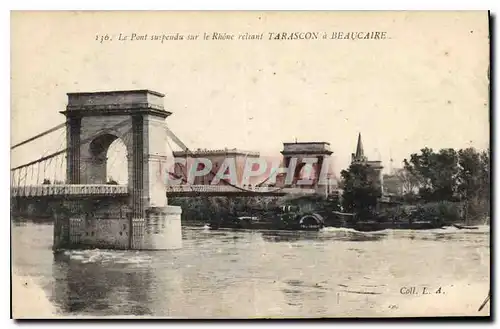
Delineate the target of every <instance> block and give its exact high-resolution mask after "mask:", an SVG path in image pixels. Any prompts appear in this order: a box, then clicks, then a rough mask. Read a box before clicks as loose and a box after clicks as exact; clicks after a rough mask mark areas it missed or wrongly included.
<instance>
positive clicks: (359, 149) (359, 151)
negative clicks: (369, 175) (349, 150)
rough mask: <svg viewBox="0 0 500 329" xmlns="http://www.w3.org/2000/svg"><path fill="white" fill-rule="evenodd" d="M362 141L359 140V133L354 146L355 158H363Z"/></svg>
mask: <svg viewBox="0 0 500 329" xmlns="http://www.w3.org/2000/svg"><path fill="white" fill-rule="evenodd" d="M364 156H365V155H364V151H363V142H361V133H359V135H358V145H357V146H356V159H362V158H364Z"/></svg>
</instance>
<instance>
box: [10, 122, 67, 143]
mask: <svg viewBox="0 0 500 329" xmlns="http://www.w3.org/2000/svg"><path fill="white" fill-rule="evenodd" d="M65 125H66V123H65V122H64V123H61V124H58V125H57V126H55V127H52V128H50V129H48V130H46V131H44V132H42V133H40V134H38V135H35V136H33V137H31V138H28V139H26V140H24V141H22V142H20V143H17V144H16V145H14V146H11V147H10V149H11V150H13V149H15V148H17V147H19V146H21V145H24V144H27V143H29V142H32V141H34V140H36V139H38V138H40V137H43V136H45V135H48V134H50V133H51V132H54V131H56V130H59V129H61V128H62V127H64V126H65Z"/></svg>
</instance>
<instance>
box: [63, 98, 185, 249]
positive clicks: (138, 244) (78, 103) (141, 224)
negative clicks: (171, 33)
mask: <svg viewBox="0 0 500 329" xmlns="http://www.w3.org/2000/svg"><path fill="white" fill-rule="evenodd" d="M163 97H164V95H163V94H160V93H157V92H154V91H150V90H131V91H112V92H92V93H69V94H68V104H67V107H66V111H63V112H61V113H62V114H64V115H65V116H66V134H67V135H66V138H67V145H68V154H67V168H66V176H67V184H105V183H106V178H107V173H106V162H107V158H106V156H107V151H108V148H109V147H110V145H111V143H112V142H113V141H115V140H116V139H121V141H122V142H123V144H124V145H125V147H126V150H127V167H128V186H127V191H128V193H127V195H126V196H125V197H123V196H120V197H116V198H112V197H108V198H103V199H102V200H92V201H90V200H87V199H86V198H85V197H82V199H80V200H73V201H72V202H71V208H72V209H71V211H70V213H71V215H70V216H68V217H69V218H65V217H60V218H57V219H56V222H55V225H54V248H55V249H57V248H63V247H70V248H72V247H90V248H113V249H140V250H161V249H178V248H181V247H182V236H181V211H182V210H181V208H180V207H176V206H169V205H168V202H167V197H166V184H165V183H166V176H165V175H166V174H167V169H168V168H167V159H168V158H169V157H173V155H172V154H171V150H169V149H168V148H167V145H168V143H167V138H168V135H167V130H166V126H165V119H166V118H167V117H168V116H169V115H170V114H171V113H170V112H168V111H166V110H165V109H164V106H163Z"/></svg>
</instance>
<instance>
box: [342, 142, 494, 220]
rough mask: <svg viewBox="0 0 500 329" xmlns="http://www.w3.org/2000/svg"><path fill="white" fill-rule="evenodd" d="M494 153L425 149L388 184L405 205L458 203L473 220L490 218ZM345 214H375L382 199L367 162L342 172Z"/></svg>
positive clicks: (387, 179)
mask: <svg viewBox="0 0 500 329" xmlns="http://www.w3.org/2000/svg"><path fill="white" fill-rule="evenodd" d="M490 168H491V163H490V150H489V148H488V149H487V150H482V151H478V150H476V149H475V148H465V149H459V150H455V149H452V148H445V149H440V150H439V151H434V150H433V149H432V148H428V147H426V148H423V149H421V150H420V152H418V153H413V154H411V155H410V157H409V158H407V159H404V161H403V168H401V169H398V170H396V171H395V173H393V174H391V175H385V177H384V178H385V181H387V183H389V180H390V183H391V184H392V185H393V186H392V192H393V193H394V192H396V193H394V194H396V195H395V198H396V199H399V200H400V201H401V202H403V203H416V204H422V203H428V204H430V203H443V202H448V203H456V204H460V207H461V211H462V212H465V214H466V216H469V217H471V218H475V217H479V216H489V210H490V177H491V176H490ZM341 175H342V187H343V190H344V192H343V198H342V207H343V209H344V210H345V211H349V212H356V213H367V214H370V213H373V212H374V211H375V209H377V205H378V202H380V197H381V196H382V193H381V191H382V190H381V189H380V187H379V186H377V184H376V180H374V179H373V177H375V176H376V173H375V172H373V169H372V168H371V167H369V166H368V165H366V164H363V163H354V164H351V166H350V167H349V168H348V169H346V170H343V171H342V173H341Z"/></svg>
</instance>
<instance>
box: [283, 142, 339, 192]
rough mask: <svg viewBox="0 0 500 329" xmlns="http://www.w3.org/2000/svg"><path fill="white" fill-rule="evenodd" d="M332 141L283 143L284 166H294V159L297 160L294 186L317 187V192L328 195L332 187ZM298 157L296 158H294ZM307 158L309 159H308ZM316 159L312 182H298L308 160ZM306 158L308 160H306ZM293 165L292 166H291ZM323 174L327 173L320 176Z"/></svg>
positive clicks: (292, 183) (292, 184)
mask: <svg viewBox="0 0 500 329" xmlns="http://www.w3.org/2000/svg"><path fill="white" fill-rule="evenodd" d="M332 153H333V152H332V151H331V150H330V143H327V142H295V143H283V151H281V154H282V155H283V166H284V167H286V168H292V167H293V164H292V161H296V165H295V168H294V171H293V173H292V174H293V178H292V179H291V184H290V185H291V186H292V187H300V188H306V189H311V188H312V189H315V190H316V193H318V194H323V195H327V194H328V192H329V190H330V188H329V184H330V183H331V181H330V174H331V157H330V156H331V155H332ZM294 159H296V160H294ZM306 159H307V160H306ZM312 159H314V161H315V162H314V163H313V164H312V170H313V173H314V175H313V177H312V179H311V180H312V184H310V185H304V186H299V185H298V184H297V183H298V181H299V180H300V179H301V177H300V175H301V171H302V169H303V168H304V167H305V166H306V161H310V160H312ZM305 160H306V161H305ZM291 166H292V167H291ZM321 174H326V175H325V177H320V175H321ZM288 181H290V180H288Z"/></svg>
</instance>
